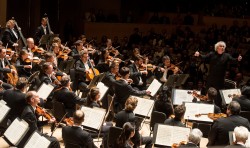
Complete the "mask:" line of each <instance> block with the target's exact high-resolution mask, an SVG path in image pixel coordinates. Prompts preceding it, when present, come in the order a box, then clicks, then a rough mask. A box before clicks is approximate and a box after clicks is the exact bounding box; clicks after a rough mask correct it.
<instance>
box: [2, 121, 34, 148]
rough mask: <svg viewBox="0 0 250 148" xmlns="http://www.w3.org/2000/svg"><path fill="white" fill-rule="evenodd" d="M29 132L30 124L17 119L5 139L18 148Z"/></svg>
mask: <svg viewBox="0 0 250 148" xmlns="http://www.w3.org/2000/svg"><path fill="white" fill-rule="evenodd" d="M28 130H29V124H28V123H27V122H26V121H25V120H21V119H19V118H16V119H15V120H14V121H13V122H12V123H11V124H10V126H9V127H8V128H7V130H6V131H5V132H4V137H5V138H6V139H7V140H8V141H9V142H10V143H12V144H13V145H15V146H17V145H18V144H19V143H20V141H21V140H22V139H23V137H24V136H25V134H26V133H27V132H28Z"/></svg>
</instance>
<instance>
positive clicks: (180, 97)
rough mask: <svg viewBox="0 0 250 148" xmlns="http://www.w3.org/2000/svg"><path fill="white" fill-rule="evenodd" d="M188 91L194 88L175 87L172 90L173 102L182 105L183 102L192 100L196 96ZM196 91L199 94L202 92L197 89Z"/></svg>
mask: <svg viewBox="0 0 250 148" xmlns="http://www.w3.org/2000/svg"><path fill="white" fill-rule="evenodd" d="M188 91H193V90H183V89H173V90H172V100H173V104H174V105H181V104H182V103H183V102H192V100H193V99H194V97H193V96H192V95H190V94H188ZM196 92H197V94H200V91H196ZM197 101H199V100H197Z"/></svg>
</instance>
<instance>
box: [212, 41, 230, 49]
mask: <svg viewBox="0 0 250 148" xmlns="http://www.w3.org/2000/svg"><path fill="white" fill-rule="evenodd" d="M220 45H222V46H224V48H223V51H225V49H226V47H227V46H226V43H225V42H224V41H219V42H217V43H216V44H215V45H214V50H215V51H217V49H218V47H219V46H220Z"/></svg>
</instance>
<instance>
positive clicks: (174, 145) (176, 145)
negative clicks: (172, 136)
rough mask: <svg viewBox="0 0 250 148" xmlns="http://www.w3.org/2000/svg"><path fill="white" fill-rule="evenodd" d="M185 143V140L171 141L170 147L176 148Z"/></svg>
mask: <svg viewBox="0 0 250 148" xmlns="http://www.w3.org/2000/svg"><path fill="white" fill-rule="evenodd" d="M186 144H187V141H181V142H180V143H173V144H172V146H171V148H178V147H180V146H181V145H186Z"/></svg>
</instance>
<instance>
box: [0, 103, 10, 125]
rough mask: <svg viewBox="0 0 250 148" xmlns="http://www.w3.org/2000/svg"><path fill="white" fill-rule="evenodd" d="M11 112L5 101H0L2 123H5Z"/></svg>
mask: <svg viewBox="0 0 250 148" xmlns="http://www.w3.org/2000/svg"><path fill="white" fill-rule="evenodd" d="M9 111H10V108H9V107H8V106H7V105H6V102H5V101H2V100H1V101H0V123H1V122H2V121H3V119H4V118H5V117H6V115H7V114H8V112H9Z"/></svg>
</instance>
